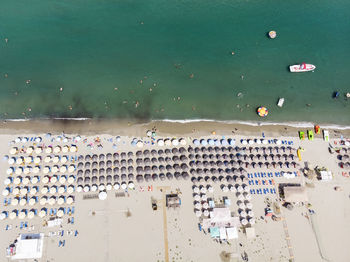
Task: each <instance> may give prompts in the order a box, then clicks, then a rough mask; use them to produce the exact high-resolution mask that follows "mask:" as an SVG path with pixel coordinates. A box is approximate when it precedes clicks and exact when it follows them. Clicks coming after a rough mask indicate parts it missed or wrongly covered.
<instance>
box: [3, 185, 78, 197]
mask: <svg viewBox="0 0 350 262" xmlns="http://www.w3.org/2000/svg"><path fill="white" fill-rule="evenodd" d="M74 191H75V186H74V185H69V186H66V185H61V186H50V187H49V186H43V187H41V188H39V187H38V186H22V187H20V186H18V187H9V186H8V187H6V188H5V189H3V191H2V195H3V196H9V195H10V194H12V195H14V196H17V195H22V196H26V195H36V194H43V195H45V194H48V193H50V194H57V193H58V194H63V193H65V192H67V193H69V194H71V193H73V192H74Z"/></svg>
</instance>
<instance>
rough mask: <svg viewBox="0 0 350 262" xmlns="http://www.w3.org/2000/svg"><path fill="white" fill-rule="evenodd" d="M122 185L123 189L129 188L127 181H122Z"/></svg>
mask: <svg viewBox="0 0 350 262" xmlns="http://www.w3.org/2000/svg"><path fill="white" fill-rule="evenodd" d="M120 187H121V188H122V189H123V190H125V189H126V188H127V185H126V183H125V182H122V183H121V185H120Z"/></svg>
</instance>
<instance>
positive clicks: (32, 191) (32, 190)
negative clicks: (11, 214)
mask: <svg viewBox="0 0 350 262" xmlns="http://www.w3.org/2000/svg"><path fill="white" fill-rule="evenodd" d="M37 192H38V190H37V189H36V187H35V186H33V187H32V188H31V189H30V192H29V193H30V194H31V195H32V196H34V195H35V194H36V193H37Z"/></svg>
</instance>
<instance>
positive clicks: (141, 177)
mask: <svg viewBox="0 0 350 262" xmlns="http://www.w3.org/2000/svg"><path fill="white" fill-rule="evenodd" d="M136 181H137V182H138V183H142V182H143V181H144V178H143V176H142V175H137V176H136Z"/></svg>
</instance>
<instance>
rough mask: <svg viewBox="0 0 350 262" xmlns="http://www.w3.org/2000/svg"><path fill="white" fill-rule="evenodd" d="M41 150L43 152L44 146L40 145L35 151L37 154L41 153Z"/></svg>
mask: <svg viewBox="0 0 350 262" xmlns="http://www.w3.org/2000/svg"><path fill="white" fill-rule="evenodd" d="M41 152H43V148H42V147H41V146H38V147H36V148H35V153H36V154H40V153H41Z"/></svg>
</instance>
